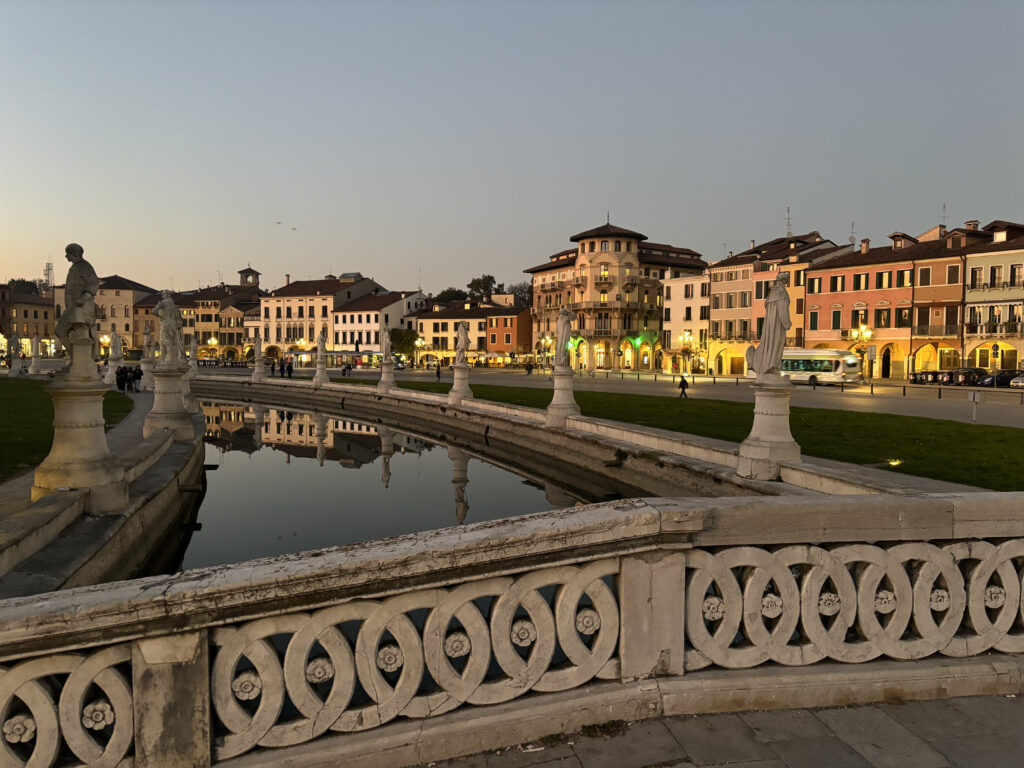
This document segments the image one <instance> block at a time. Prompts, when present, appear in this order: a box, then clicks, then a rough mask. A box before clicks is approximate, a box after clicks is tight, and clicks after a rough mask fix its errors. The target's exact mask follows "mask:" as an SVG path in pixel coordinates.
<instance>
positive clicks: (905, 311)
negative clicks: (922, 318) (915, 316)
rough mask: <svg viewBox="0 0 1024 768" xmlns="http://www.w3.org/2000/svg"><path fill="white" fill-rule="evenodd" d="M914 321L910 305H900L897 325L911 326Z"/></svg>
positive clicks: (898, 326)
mask: <svg viewBox="0 0 1024 768" xmlns="http://www.w3.org/2000/svg"><path fill="white" fill-rule="evenodd" d="M911 323H912V318H911V312H910V307H899V308H897V309H896V327H897V328H909V327H910V326H911Z"/></svg>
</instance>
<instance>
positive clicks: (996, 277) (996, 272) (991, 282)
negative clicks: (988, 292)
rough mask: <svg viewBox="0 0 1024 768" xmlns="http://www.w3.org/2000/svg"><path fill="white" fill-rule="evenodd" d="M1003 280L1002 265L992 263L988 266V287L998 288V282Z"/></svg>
mask: <svg viewBox="0 0 1024 768" xmlns="http://www.w3.org/2000/svg"><path fill="white" fill-rule="evenodd" d="M1002 282H1003V265H1002V264H993V265H992V266H991V267H989V268H988V287H989V288H998V287H999V284H1000V283H1002Z"/></svg>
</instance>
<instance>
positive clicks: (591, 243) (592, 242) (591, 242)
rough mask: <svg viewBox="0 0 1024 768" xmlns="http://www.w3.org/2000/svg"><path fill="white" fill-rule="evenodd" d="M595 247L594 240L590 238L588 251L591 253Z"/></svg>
mask: <svg viewBox="0 0 1024 768" xmlns="http://www.w3.org/2000/svg"><path fill="white" fill-rule="evenodd" d="M596 247H597V244H596V243H595V242H594V241H593V240H591V241H590V252H591V253H593V252H594V249H595V248H596Z"/></svg>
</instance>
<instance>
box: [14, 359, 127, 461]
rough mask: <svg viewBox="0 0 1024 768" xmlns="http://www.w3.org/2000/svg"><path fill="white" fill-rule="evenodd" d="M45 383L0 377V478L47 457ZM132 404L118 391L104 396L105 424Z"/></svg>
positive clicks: (49, 407) (49, 415) (49, 422)
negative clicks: (1, 414) (0, 412)
mask: <svg viewBox="0 0 1024 768" xmlns="http://www.w3.org/2000/svg"><path fill="white" fill-rule="evenodd" d="M45 387H46V383H45V382H42V381H35V380H32V379H9V378H7V377H0V403H2V404H3V416H2V417H0V481H2V480H6V479H8V478H10V477H13V476H14V475H18V474H21V473H22V472H24V471H25V470H27V469H30V468H32V467H34V466H35V465H37V464H38V463H39V462H41V461H42V460H43V459H45V458H46V454H48V453H49V452H50V444H51V443H52V442H53V403H52V401H51V400H50V395H49V394H48V393H47V391H46V388H45ZM133 405H134V402H133V401H132V399H131V398H130V397H128V396H126V395H122V394H121V393H120V392H113V391H111V392H107V393H106V395H104V397H103V417H104V418H105V419H106V420H107V426H108V427H110V426H111V425H113V424H116V423H117V422H119V421H121V419H123V418H124V417H125V416H127V415H128V414H129V413H130V412H131V410H132V407H133Z"/></svg>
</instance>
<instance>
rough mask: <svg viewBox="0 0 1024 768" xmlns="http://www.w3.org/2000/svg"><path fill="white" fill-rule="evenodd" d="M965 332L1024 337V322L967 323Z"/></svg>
mask: <svg viewBox="0 0 1024 768" xmlns="http://www.w3.org/2000/svg"><path fill="white" fill-rule="evenodd" d="M964 332H965V333H966V334H967V335H968V336H982V337H996V338H1007V337H1011V338H1021V337H1024V324H1021V323H967V325H965V326H964Z"/></svg>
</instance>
